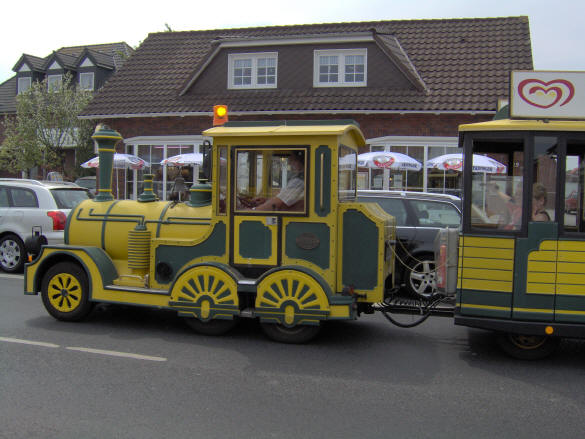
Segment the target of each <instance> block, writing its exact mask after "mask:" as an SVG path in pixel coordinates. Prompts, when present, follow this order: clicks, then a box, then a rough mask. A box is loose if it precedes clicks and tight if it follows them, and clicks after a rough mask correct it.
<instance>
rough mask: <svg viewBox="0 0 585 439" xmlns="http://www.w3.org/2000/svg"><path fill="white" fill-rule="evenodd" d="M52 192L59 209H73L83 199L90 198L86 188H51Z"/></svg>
mask: <svg viewBox="0 0 585 439" xmlns="http://www.w3.org/2000/svg"><path fill="white" fill-rule="evenodd" d="M51 193H52V194H53V198H55V203H57V207H58V208H59V209H73V208H74V207H75V206H77V205H78V204H79V203H81V202H82V201H83V200H87V199H88V198H89V194H88V193H87V191H85V190H74V189H51Z"/></svg>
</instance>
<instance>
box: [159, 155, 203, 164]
mask: <svg viewBox="0 0 585 439" xmlns="http://www.w3.org/2000/svg"><path fill="white" fill-rule="evenodd" d="M202 163H203V154H201V153H200V152H188V153H185V154H179V155H174V156H172V157H168V158H166V159H164V160H163V161H161V162H160V164H161V165H168V166H186V165H199V166H201V164H202Z"/></svg>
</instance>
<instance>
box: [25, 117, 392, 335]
mask: <svg viewBox="0 0 585 439" xmlns="http://www.w3.org/2000/svg"><path fill="white" fill-rule="evenodd" d="M204 134H205V135H206V136H210V137H212V138H213V146H212V147H211V148H209V149H208V151H207V155H206V164H205V165H204V168H206V170H207V171H208V172H207V177H209V178H210V180H211V181H210V182H208V181H205V180H200V181H199V182H198V183H196V184H194V185H193V187H191V189H190V199H189V200H188V201H186V202H176V201H170V202H161V201H158V199H157V197H156V196H155V195H154V193H153V191H152V176H151V175H146V176H145V179H144V192H143V193H142V194H141V195H140V196H139V199H138V200H136V201H133V200H114V199H113V197H112V193H111V187H110V184H111V183H110V182H111V173H112V155H113V152H114V147H115V144H116V142H117V141H119V140H121V136H120V135H119V134H118V133H117V132H115V131H112V130H110V129H109V128H108V127H106V126H98V128H97V129H96V132H95V133H94V136H93V138H94V139H95V140H96V142H97V143H98V145H99V154H100V164H101V165H102V166H101V167H100V170H99V172H100V178H99V181H100V183H101V182H106V185H105V186H104V187H100V188H99V190H98V195H97V197H96V198H95V199H93V200H88V201H87V202H83V203H81V204H79V205H78V206H77V207H76V209H75V210H73V211H72V212H71V214H70V216H69V218H68V222H67V226H66V234H65V244H64V245H60V246H47V245H45V246H42V247H41V246H37V247H41V250H40V252H36V253H38V254H34V252H33V254H32V255H31V256H32V261H31V262H30V263H29V264H27V265H26V269H25V294H38V293H39V292H40V293H41V296H42V300H43V303H44V305H45V307H46V309H47V310H48V312H49V313H50V314H51V315H52V316H54V317H55V318H57V319H60V320H80V319H82V318H83V317H85V316H86V315H87V314H88V313H89V312H90V310H91V308H92V305H93V304H95V303H97V302H107V303H119V304H131V305H140V306H150V307H156V308H166V309H173V310H176V311H177V312H178V314H179V315H180V316H182V317H185V319H186V321H187V323H188V324H189V325H190V326H192V327H193V328H194V329H196V330H197V331H199V332H201V333H205V334H221V333H224V332H226V331H228V330H229V329H230V328H231V327H233V326H234V324H235V323H236V322H237V320H238V319H240V318H258V319H259V320H260V323H261V326H262V328H263V330H264V332H265V333H266V334H267V335H268V336H269V337H271V338H272V339H275V340H277V341H282V342H289V343H299V342H305V341H308V340H309V339H311V338H312V337H314V336H315V335H316V333H317V332H318V330H319V328H320V326H321V324H322V323H323V322H325V321H327V320H332V319H355V318H356V317H357V316H358V315H359V314H360V313H361V312H371V311H372V310H373V304H375V303H378V302H381V301H383V300H384V298H385V295H387V294H388V291H390V289H391V287H392V269H393V267H394V252H393V245H394V239H395V238H394V231H395V221H394V218H393V217H392V216H390V215H388V214H387V213H385V212H384V211H383V210H382V209H381V208H380V207H379V206H378V205H377V204H371V203H358V202H357V201H356V170H357V166H356V165H357V152H358V148H359V147H361V146H363V145H364V143H365V142H364V138H363V135H362V133H361V132H360V130H359V128H358V127H357V125H356V124H354V123H352V122H350V121H327V122H323V123H319V122H307V123H304V122H299V121H297V122H294V123H290V122H277V123H275V122H269V123H266V124H263V123H247V124H243V123H234V122H232V123H227V124H225V125H223V126H217V127H214V128H211V129H209V130H207V131H205V132H204ZM34 247H35V246H34V245H29V248H34Z"/></svg>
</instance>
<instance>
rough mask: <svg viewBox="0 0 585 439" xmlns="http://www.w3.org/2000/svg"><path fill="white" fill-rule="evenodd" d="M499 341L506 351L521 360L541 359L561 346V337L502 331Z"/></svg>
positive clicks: (498, 336)
mask: <svg viewBox="0 0 585 439" xmlns="http://www.w3.org/2000/svg"><path fill="white" fill-rule="evenodd" d="M497 341H498V344H499V345H500V347H501V348H502V350H503V351H504V352H506V353H507V354H508V355H510V356H511V357H514V358H517V359H519V360H540V359H543V358H546V357H548V356H549V355H551V354H552V353H553V352H554V351H555V350H556V349H557V347H558V346H559V343H560V338H559V337H548V336H543V335H524V334H510V333H502V334H498V335H497Z"/></svg>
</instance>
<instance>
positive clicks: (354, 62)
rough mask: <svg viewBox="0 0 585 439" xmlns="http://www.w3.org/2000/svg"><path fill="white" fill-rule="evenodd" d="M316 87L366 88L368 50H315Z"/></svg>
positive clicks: (314, 76)
mask: <svg viewBox="0 0 585 439" xmlns="http://www.w3.org/2000/svg"><path fill="white" fill-rule="evenodd" d="M314 54H315V56H314V67H313V69H314V73H313V86H314V87H365V86H366V85H367V54H368V52H367V49H336V50H315V52H314Z"/></svg>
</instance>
